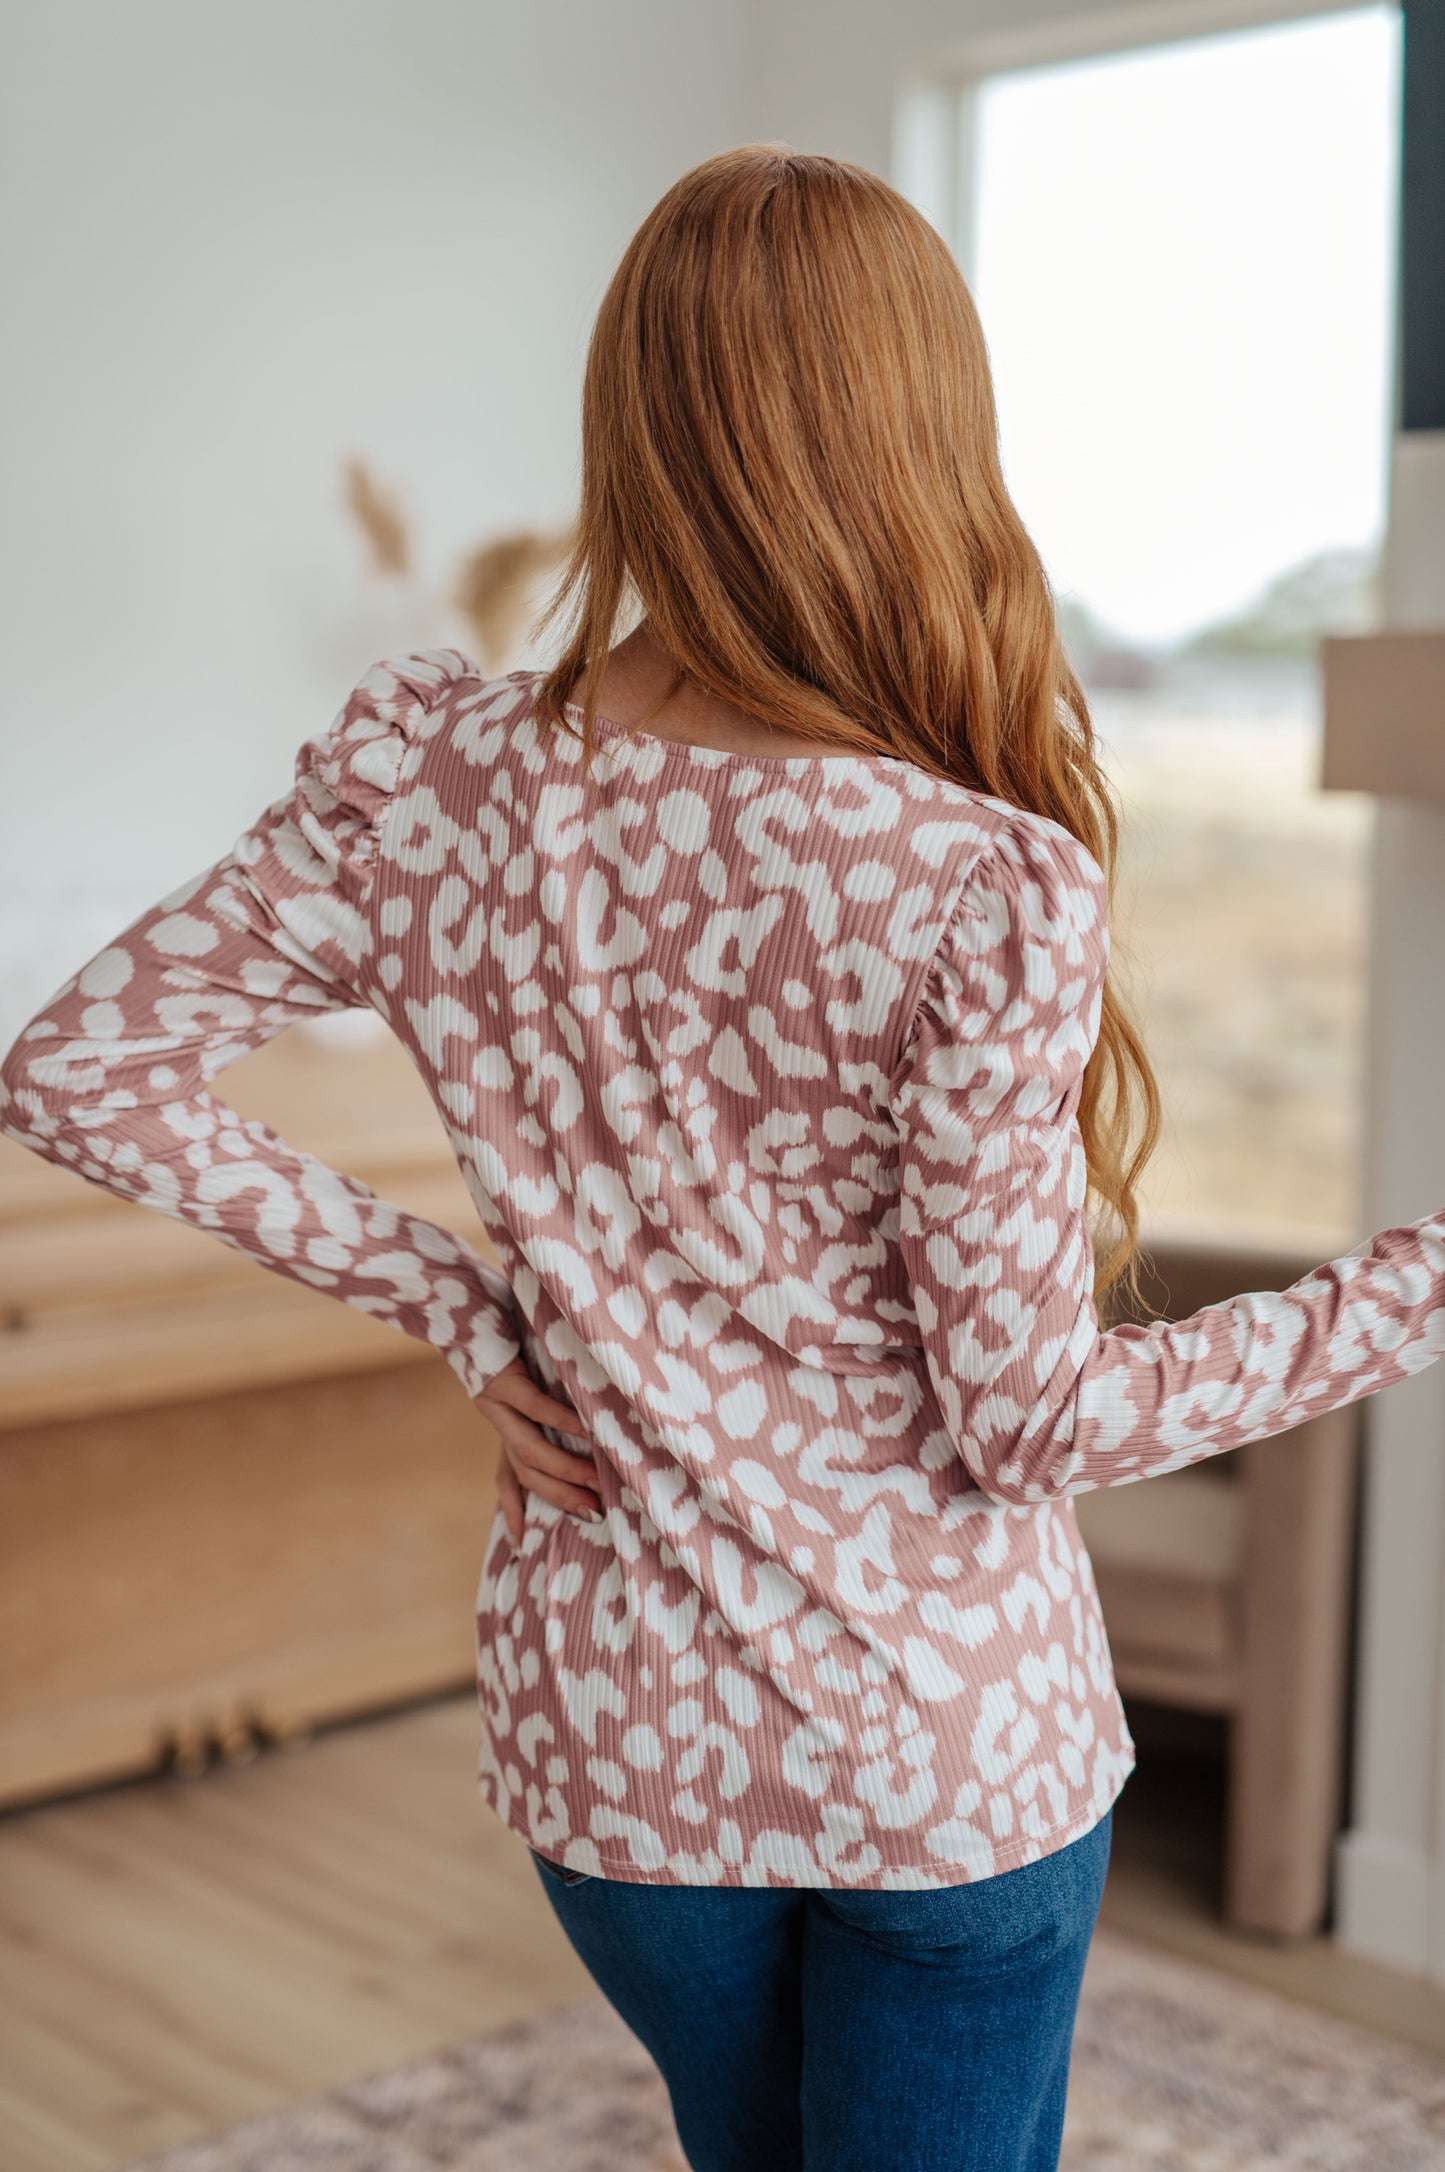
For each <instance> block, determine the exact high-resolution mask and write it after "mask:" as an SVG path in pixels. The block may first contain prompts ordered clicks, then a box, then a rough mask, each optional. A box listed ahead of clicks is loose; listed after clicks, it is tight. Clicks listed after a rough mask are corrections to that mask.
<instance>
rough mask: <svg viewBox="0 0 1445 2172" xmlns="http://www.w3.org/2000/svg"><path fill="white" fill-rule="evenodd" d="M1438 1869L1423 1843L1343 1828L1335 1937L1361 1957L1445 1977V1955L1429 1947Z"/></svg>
mask: <svg viewBox="0 0 1445 2172" xmlns="http://www.w3.org/2000/svg"><path fill="white" fill-rule="evenodd" d="M1438 1876H1439V1873H1438V1871H1437V1869H1436V1866H1435V1865H1434V1864H1433V1863H1432V1862H1431V1860H1430V1858H1429V1857H1428V1856H1427V1855H1426V1854H1425V1853H1424V1851H1423V1850H1422V1849H1420V1848H1414V1847H1411V1846H1409V1845H1408V1844H1407V1843H1406V1842H1404V1841H1401V1840H1387V1839H1385V1838H1384V1837H1383V1836H1382V1835H1380V1834H1379V1833H1369V1832H1349V1833H1342V1834H1341V1835H1340V1838H1339V1840H1338V1841H1337V1842H1336V1844H1335V1894H1336V1909H1335V1942H1336V1944H1337V1945H1338V1946H1340V1947H1341V1948H1342V1949H1343V1950H1344V1951H1345V1952H1346V1953H1353V1954H1357V1955H1358V1956H1359V1957H1360V1959H1361V1960H1365V1961H1379V1962H1382V1963H1383V1964H1384V1965H1385V1966H1386V1967H1387V1968H1397V1969H1403V1970H1405V1971H1406V1972H1407V1973H1409V1974H1410V1975H1414V1976H1428V1975H1433V1976H1435V1977H1436V1980H1437V1981H1440V1982H1445V1965H1442V1964H1445V1955H1441V1954H1439V1953H1436V1954H1433V1955H1432V1952H1431V1945H1432V1940H1431V1936H1430V1927H1431V1917H1432V1912H1433V1911H1432V1903H1433V1900H1434V1888H1435V1886H1436V1883H1437V1879H1438Z"/></svg>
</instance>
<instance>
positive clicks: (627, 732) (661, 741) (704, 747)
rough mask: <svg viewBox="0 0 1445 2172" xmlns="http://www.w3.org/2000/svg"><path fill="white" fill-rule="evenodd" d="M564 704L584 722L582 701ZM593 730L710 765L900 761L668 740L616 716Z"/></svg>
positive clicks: (599, 720) (597, 720) (598, 719)
mask: <svg viewBox="0 0 1445 2172" xmlns="http://www.w3.org/2000/svg"><path fill="white" fill-rule="evenodd" d="M562 707H563V709H564V710H565V712H566V713H567V715H568V716H572V717H575V718H576V719H577V721H578V723H579V724H580V723H581V721H582V709H581V705H580V703H578V702H575V701H564V702H563V704H562ZM592 731H593V736H594V737H595V738H596V739H598V740H603V739H626V740H628V741H630V742H631V744H632V745H633V746H635V747H660V748H661V750H662V752H663V753H664V754H670V755H672V756H673V757H674V758H676V757H678V756H679V755H680V756H681V757H682V758H683V759H684V760H686V761H692V762H703V763H706V764H709V765H710V764H711V763H713V762H763V763H766V765H767V766H768V767H769V768H774V769H780V768H782V767H783V766H784V765H785V764H786V763H788V762H800V763H803V764H804V765H806V767H808V768H809V769H822V768H832V767H836V768H839V769H842V768H844V767H846V766H847V764H848V763H849V762H862V763H864V764H872V763H874V762H896V761H897V760H898V759H899V757H898V756H897V755H896V754H752V753H750V752H748V751H747V750H746V749H745V748H743V747H713V746H709V745H708V744H707V742H706V741H705V740H697V739H666V738H664V737H663V735H662V734H661V733H660V732H644V731H639V730H638V729H637V727H636V726H635V725H632V724H620V723H618V721H617V719H616V718H615V717H610V716H600V715H599V716H594V717H593V719H592Z"/></svg>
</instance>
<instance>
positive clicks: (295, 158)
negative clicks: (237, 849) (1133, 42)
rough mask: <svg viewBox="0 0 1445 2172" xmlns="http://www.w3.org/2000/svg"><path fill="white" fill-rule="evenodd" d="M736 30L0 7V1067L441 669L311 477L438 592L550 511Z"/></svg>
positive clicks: (560, 512)
mask: <svg viewBox="0 0 1445 2172" xmlns="http://www.w3.org/2000/svg"><path fill="white" fill-rule="evenodd" d="M737 26H738V16H737V12H736V8H735V6H734V5H733V4H732V0H724V4H718V0H612V4H611V5H610V6H608V7H606V8H600V7H597V6H595V5H592V4H591V0H546V4H545V5H543V4H536V5H518V4H516V0H510V4H503V0H405V4H404V5H403V4H401V0H303V4H296V0H248V4H247V5H246V6H244V7H240V6H223V5H219V4H217V0H125V4H124V5H122V6H117V5H114V4H112V0H45V4H44V5H43V6H41V5H36V0H5V5H4V7H3V9H0V82H3V90H0V101H3V104H0V146H3V148H0V158H3V161H4V189H5V195H6V203H7V211H6V217H5V221H4V229H5V231H4V239H3V258H0V283H3V292H4V296H5V312H6V318H7V337H6V349H7V359H6V379H7V382H6V386H5V393H6V397H5V400H4V402H3V403H0V432H3V437H0V443H3V457H0V465H3V474H0V490H3V503H4V512H3V521H0V525H3V530H4V539H5V540H4V563H3V569H0V644H3V646H0V654H3V658H4V692H5V697H6V702H5V715H4V724H3V748H4V763H3V777H4V787H3V793H0V1038H3V1039H6V1040H8V1038H9V1035H8V1033H7V1032H6V1030H5V1029H6V1025H7V1023H8V1024H9V1026H10V1028H11V1030H14V1029H15V1028H18V1026H19V1025H20V1024H21V1023H22V1022H23V1018H24V1017H25V1016H28V1015H29V1012H30V1010H32V1009H34V1008H35V1007H36V1005H38V1004H39V1003H40V1002H42V1001H43V1000H44V998H45V996H46V995H48V994H49V993H50V990H51V989H52V988H53V987H54V986H55V985H56V983H57V982H58V981H59V980H60V979H61V978H63V977H64V975H65V974H66V973H68V972H69V971H70V970H71V969H72V967H73V966H74V965H76V964H78V963H79V962H80V960H81V958H82V957H83V956H84V955H86V954H87V953H88V950H89V949H90V948H92V947H95V945H98V944H99V943H100V942H101V941H103V940H105V939H106V938H107V937H108V936H109V935H110V934H111V933H113V932H114V930H115V928H116V927H117V926H118V925H119V921H118V919H117V914H118V913H120V914H123V915H125V916H128V915H129V913H130V912H131V911H132V910H139V909H140V908H141V907H142V906H144V905H147V904H149V903H150V902H152V900H153V899H154V898H155V897H157V896H159V895H160V894H161V892H162V891H163V890H164V889H166V888H168V887H169V886H170V885H171V884H172V883H174V882H176V881H179V880H180V879H181V878H182V877H184V876H187V875H189V874H191V873H194V872H196V871H198V870H199V869H200V868H201V867H202V866H203V865H205V864H206V863H207V862H208V861H209V860H210V859H211V858H213V857H214V856H215V855H216V854H218V853H219V852H221V851H223V850H224V849H225V848H226V847H227V846H228V845H229V844H230V843H231V841H232V839H233V838H234V836H235V835H236V834H237V833H238V832H239V831H240V830H241V829H242V828H243V827H244V826H245V825H246V824H247V823H248V822H249V821H251V820H252V819H253V818H254V816H255V815H256V814H257V813H258V812H259V811H260V809H261V807H262V806H264V805H265V804H266V802H267V801H269V800H270V799H272V798H274V797H275V796H276V795H277V794H278V793H279V792H280V791H282V790H284V789H285V787H286V785H287V783H288V782H289V779H290V773H291V762H292V759H293V757H294V753H295V749H296V747H297V745H298V744H299V742H300V740H301V739H302V738H303V737H305V736H306V734H307V733H309V732H311V731H313V730H315V729H317V728H319V727H321V726H324V725H325V724H327V723H329V722H330V720H331V717H332V716H333V714H334V713H335V710H336V708H337V706H338V705H339V702H340V700H341V699H342V697H343V696H344V694H345V692H346V690H347V688H348V687H349V685H350V684H351V683H352V681H353V680H354V678H355V677H356V675H357V674H358V673H359V672H360V671H361V670H362V669H364V668H365V666H366V665H367V664H368V663H370V662H371V661H372V660H373V658H374V657H376V656H378V655H381V654H385V653H387V651H388V650H389V649H391V648H393V647H396V646H400V647H403V648H405V647H411V646H415V645H425V644H427V643H429V642H432V641H437V640H442V641H445V640H456V641H459V642H460V643H461V644H462V645H463V646H465V645H466V629H465V625H464V623H463V622H461V621H459V620H455V619H451V618H445V617H444V618H427V617H425V616H424V615H423V614H417V615H416V616H413V615H412V613H411V611H410V610H408V609H406V608H400V609H398V608H390V609H389V608H388V607H387V605H386V603H385V601H384V600H383V598H382V597H381V595H380V594H379V593H378V592H377V591H376V590H375V589H374V588H373V589H371V590H368V587H367V583H366V581H365V579H364V567H365V558H364V554H363V552H362V550H361V548H360V546H359V544H358V541H357V539H356V537H355V535H354V533H353V531H352V529H351V527H350V525H349V523H348V521H347V518H346V516H345V514H344V512H343V510H342V506H341V501H340V494H339V472H340V464H341V461H342V458H343V456H344V455H346V454H347V453H350V452H353V451H354V452H358V453H361V454H363V455H364V456H366V457H367V458H368V459H369V460H371V461H372V462H373V463H374V464H375V466H376V468H377V469H378V471H379V472H380V473H381V475H382V476H383V477H385V478H389V479H392V480H394V481H395V482H397V483H399V484H401V485H402V486H404V488H405V490H406V492H407V494H408V496H409V498H410V500H411V502H412V504H413V507H414V509H415V512H416V515H417V519H418V524H419V527H420V531H421V535H422V538H423V541H424V546H425V552H426V556H427V559H428V561H429V564H430V566H431V567H433V568H435V569H436V570H437V571H438V572H440V571H443V570H444V569H445V568H446V566H447V564H448V562H449V560H450V559H451V558H452V557H453V556H454V555H455V551H456V549H457V547H458V546H460V545H462V544H464V543H466V542H469V541H472V540H477V539H480V538H481V537H482V536H484V535H486V534H489V533H492V532H494V531H496V530H498V529H500V528H504V527H506V526H508V525H511V524H514V523H524V522H531V521H533V520H536V521H556V520H559V519H561V518H563V517H565V515H566V514H567V513H568V512H569V510H570V508H571V504H572V501H573V496H574V490H575V479H576V457H577V420H576V411H577V395H578V381H579V368H580V362H581V356H582V351H583V346H584V343H585V337H586V332H587V329H588V326H589V324H590V321H591V317H592V314H593V312H594V310H595V307H596V303H597V301H598V299H599V297H600V294H601V291H602V288H603V286H604V285H605V283H606V279H607V277H608V274H609V272H610V270H611V267H612V265H613V263H614V261H615V259H616V256H617V254H618V252H619V251H620V249H621V247H622V245H623V244H624V242H625V241H626V239H627V236H628V235H629V234H630V233H631V231H632V229H633V228H634V227H635V226H636V224H637V222H638V220H639V219H640V218H641V216H642V215H643V213H644V212H645V211H646V210H647V208H648V206H649V205H650V204H651V203H652V202H653V201H654V200H655V199H656V197H657V196H658V195H659V194H660V192H661V191H662V189H663V188H664V187H665V186H666V185H667V184H668V183H669V182H670V181H671V180H672V179H673V178H674V177H675V175H676V174H678V173H679V172H681V171H683V170H684V169H685V168H686V167H687V166H689V165H691V164H693V163H694V162H695V160H697V159H699V158H701V157H704V156H706V155H707V154H708V153H709V152H711V151H713V150H716V149H718V148H720V147H721V146H723V145H724V144H726V143H728V142H731V141H734V140H736V133H737V121H736V110H737V103H738V55H737V42H736V33H737ZM27 999H28V1000H27ZM17 1013H18V1015H17Z"/></svg>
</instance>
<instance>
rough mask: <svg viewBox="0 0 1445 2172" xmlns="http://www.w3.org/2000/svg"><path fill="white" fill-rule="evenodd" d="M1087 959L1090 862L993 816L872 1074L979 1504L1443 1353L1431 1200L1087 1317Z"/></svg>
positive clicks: (1227, 1438)
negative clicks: (1339, 1235)
mask: <svg viewBox="0 0 1445 2172" xmlns="http://www.w3.org/2000/svg"><path fill="white" fill-rule="evenodd" d="M1108 953H1109V938H1108V927H1107V918H1106V896H1105V885H1104V878H1103V875H1102V873H1101V871H1100V869H1099V867H1098V865H1097V863H1096V862H1095V860H1094V859H1093V858H1092V856H1091V855H1090V854H1089V853H1088V852H1087V851H1086V850H1085V849H1084V848H1083V846H1081V845H1080V844H1079V843H1078V842H1077V841H1076V840H1075V839H1074V838H1072V837H1071V836H1069V834H1068V833H1067V832H1066V831H1065V830H1063V829H1062V828H1061V827H1060V826H1059V825H1058V824H1056V823H1053V822H1051V821H1049V820H1047V819H1046V818H1044V817H1041V816H1032V815H1024V814H1019V813H1018V812H1017V810H1014V811H1012V812H1011V816H1010V819H1009V820H1008V822H1007V826H1006V827H1005V828H1004V829H1003V831H1002V833H1001V834H1000V836H999V837H998V838H997V839H996V840H995V841H994V842H993V843H992V844H991V845H990V846H989V847H988V848H987V849H986V850H985V852H984V854H983V855H982V857H981V859H980V861H979V863H978V865H977V866H976V867H975V869H974V871H973V872H972V874H971V875H970V877H969V879H968V881H967V883H966V884H965V887H964V890H963V893H962V895H961V896H960V898H959V900H958V903H957V906H956V908H955V911H954V913H953V915H952V917H951V919H950V921H949V924H948V926H947V928H946V930H945V933H944V936H943V938H942V941H941V942H940V945H939V949H938V951H937V953H936V955H935V957H934V959H933V961H932V964H931V967H930V969H929V972H928V975H927V977H926V980H925V983H924V990H923V995H922V999H921V1001H920V1003H919V1006H918V1010H917V1012H916V1014H915V1017H914V1021H913V1030H912V1032H911V1035H910V1038H909V1042H908V1045H907V1047H906V1048H905V1050H904V1053H903V1057H902V1060H901V1062H900V1064H899V1067H898V1069H897V1071H896V1072H895V1074H894V1077H893V1079H892V1081H891V1082H890V1107H891V1111H892V1114H893V1118H894V1122H895V1125H896V1127H897V1133H898V1151H899V1184H900V1196H899V1207H898V1213H899V1243H900V1247H901V1250H902V1254H903V1258H904V1263H905V1265H906V1268H907V1272H908V1275H909V1278H910V1280H911V1282H912V1286H913V1296H914V1304H915V1310H916V1312H917V1315H918V1321H919V1327H920V1332H921V1337H922V1343H923V1350H924V1356H925V1362H926V1364H927V1367H928V1371H929V1375H930V1378H931V1379H932V1382H933V1385H934V1389H935V1392H936V1394H937V1397H938V1401H939V1404H940V1408H941V1410H942V1412H943V1415H944V1419H945V1423H946V1425H947V1427H948V1431H949V1434H950V1435H951V1437H952V1439H953V1442H954V1445H955V1446H956V1448H957V1450H958V1453H959V1454H960V1456H961V1457H962V1458H963V1461H964V1463H965V1464H966V1466H967V1468H968V1470H969V1472H970V1474H971V1475H972V1477H973V1478H974V1480H975V1482H976V1483H977V1484H978V1486H979V1487H980V1488H981V1490H982V1491H983V1492H984V1493H986V1494H988V1495H990V1496H992V1497H993V1498H994V1499H996V1500H1002V1501H1011V1502H1029V1501H1039V1500H1044V1499H1048V1498H1052V1497H1058V1496H1061V1495H1065V1494H1076V1493H1085V1492H1089V1491H1092V1490H1093V1489H1095V1488H1097V1487H1100V1486H1116V1485H1122V1484H1125V1483H1127V1482H1129V1481H1130V1480H1133V1479H1138V1478H1147V1477H1151V1476H1153V1475H1154V1474H1156V1473H1158V1472H1161V1471H1169V1470H1175V1469H1178V1468H1179V1467H1181V1466H1182V1465H1184V1464H1188V1463H1194V1462H1197V1461H1199V1460H1200V1459H1202V1458H1203V1457H1205V1456H1209V1455H1215V1454H1219V1453H1221V1452H1222V1451H1224V1450H1227V1449H1231V1448H1236V1447H1239V1446H1241V1445H1243V1444H1244V1443H1245V1442H1248V1441H1256V1440H1262V1439H1265V1438H1267V1437H1268V1436H1270V1435H1272V1434H1275V1433H1280V1432H1283V1431H1285V1430H1286V1429H1287V1428H1288V1427H1290V1426H1293V1425H1297V1424H1299V1423H1300V1422H1302V1421H1303V1420H1304V1419H1306V1418H1309V1417H1312V1416H1315V1415H1318V1414H1319V1413H1321V1412H1324V1411H1328V1410H1334V1409H1337V1408H1339V1407H1341V1406H1342V1405H1344V1404H1347V1403H1351V1402H1354V1401H1356V1400H1358V1399H1359V1398H1360V1397H1362V1396H1364V1395H1367V1394H1369V1393H1371V1392H1372V1391H1373V1390H1374V1389H1377V1388H1382V1387H1385V1386H1388V1385H1389V1384H1390V1383H1391V1382H1393V1381H1396V1380H1399V1379H1401V1378H1403V1377H1404V1376H1405V1375H1407V1374H1410V1373H1414V1372H1418V1371H1420V1370H1421V1369H1422V1368H1423V1367H1424V1366H1426V1365H1428V1364H1430V1363H1431V1362H1432V1361H1433V1359H1434V1358H1435V1357H1437V1356H1438V1355H1439V1353H1440V1352H1441V1350H1442V1349H1445V1213H1437V1214H1432V1215H1426V1216H1424V1217H1422V1218H1421V1219H1420V1220H1419V1221H1416V1222H1412V1223H1409V1224H1407V1225H1405V1226H1403V1227H1399V1228H1395V1229H1388V1230H1385V1231H1383V1232H1381V1233H1380V1234H1379V1235H1377V1236H1375V1237H1372V1238H1370V1239H1369V1240H1368V1241H1366V1242H1365V1243H1362V1244H1360V1245H1358V1246H1356V1247H1355V1249H1354V1250H1353V1251H1351V1252H1348V1253H1346V1254H1345V1255H1344V1256H1343V1257H1342V1258H1340V1259H1336V1260H1333V1261H1331V1262H1329V1263H1328V1264H1327V1265H1324V1266H1321V1267H1317V1268H1315V1269H1314V1270H1313V1271H1312V1272H1311V1273H1310V1274H1308V1275H1305V1276H1304V1277H1303V1278H1302V1279H1301V1280H1300V1281H1298V1282H1296V1283H1294V1284H1293V1285H1292V1286H1291V1287H1290V1288H1289V1289H1286V1290H1282V1291H1278V1292H1274V1291H1269V1292H1259V1293H1256V1294H1251V1295H1248V1296H1242V1297H1236V1298H1232V1299H1230V1300H1229V1301H1228V1302H1226V1303H1222V1304H1217V1305H1210V1306H1208V1307H1206V1308H1205V1309H1203V1310H1202V1311H1199V1312H1197V1313H1195V1314H1194V1315H1193V1316H1192V1317H1191V1318H1189V1319H1186V1320H1179V1321H1174V1322H1168V1323H1166V1322H1161V1321H1155V1322H1151V1323H1149V1324H1148V1325H1142V1326H1141V1325H1136V1324H1132V1323H1131V1324H1128V1325H1122V1326H1118V1327H1114V1328H1111V1329H1110V1330H1109V1331H1108V1332H1107V1333H1101V1332H1100V1328H1099V1322H1098V1316H1097V1314H1096V1311H1095V1308H1094V1302H1093V1296H1092V1281H1093V1251H1092V1246H1091V1243H1090V1236H1089V1229H1088V1224H1087V1221H1086V1218H1085V1211H1084V1209H1085V1173H1086V1172H1085V1162H1084V1151H1083V1141H1082V1137H1081V1134H1080V1130H1079V1124H1078V1114H1077V1112H1078V1105H1079V1096H1080V1090H1081V1085H1082V1078H1083V1070H1084V1066H1085V1064H1086V1063H1087V1061H1088V1058H1089V1055H1090V1053H1091V1051H1092V1049H1093V1047H1094V1044H1095V1041H1096V1039H1097V1035H1098V1028H1099V1008H1100V1001H1101V996H1102V990H1103V982H1104V972H1105V968H1106V965H1107V962H1108Z"/></svg>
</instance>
